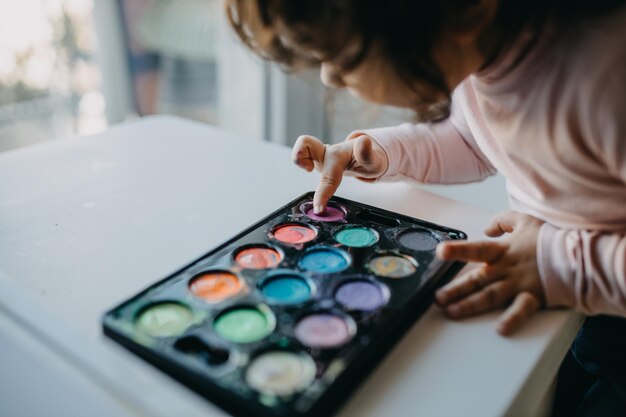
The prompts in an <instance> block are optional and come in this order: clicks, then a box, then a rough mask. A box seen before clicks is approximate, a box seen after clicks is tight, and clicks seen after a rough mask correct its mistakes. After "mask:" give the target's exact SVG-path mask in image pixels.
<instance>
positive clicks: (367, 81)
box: [320, 57, 412, 107]
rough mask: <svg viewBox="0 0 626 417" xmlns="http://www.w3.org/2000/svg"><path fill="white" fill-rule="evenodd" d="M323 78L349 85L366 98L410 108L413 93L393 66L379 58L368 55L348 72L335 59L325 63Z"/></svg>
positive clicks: (332, 84)
mask: <svg viewBox="0 0 626 417" xmlns="http://www.w3.org/2000/svg"><path fill="white" fill-rule="evenodd" d="M320 78H321V79H322V82H323V83H324V85H326V86H328V87H333V88H346V89H347V90H348V91H349V92H350V93H351V94H352V95H354V96H356V97H359V98H361V99H363V100H367V101H371V102H374V103H379V104H388V105H391V106H397V107H411V103H412V100H411V96H412V93H411V91H410V89H409V88H407V87H406V84H404V83H403V82H402V81H401V80H399V79H398V76H397V75H396V74H395V72H394V71H393V69H392V68H391V67H390V66H389V65H388V64H387V63H386V62H384V61H383V60H382V59H380V58H374V57H371V58H366V59H364V60H363V61H362V62H361V63H360V64H359V65H358V66H357V67H356V68H355V69H353V70H352V71H350V72H348V73H343V74H341V73H339V72H338V71H337V66H336V65H334V64H333V63H332V62H322V65H321V72H320Z"/></svg>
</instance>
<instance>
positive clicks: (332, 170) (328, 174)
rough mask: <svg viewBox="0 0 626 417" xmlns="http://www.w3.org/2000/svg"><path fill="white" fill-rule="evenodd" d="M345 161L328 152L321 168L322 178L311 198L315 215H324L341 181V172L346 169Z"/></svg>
mask: <svg viewBox="0 0 626 417" xmlns="http://www.w3.org/2000/svg"><path fill="white" fill-rule="evenodd" d="M346 166H347V161H344V160H343V158H342V157H341V156H340V155H335V154H331V153H330V152H329V153H328V155H327V156H326V158H325V160H324V165H323V166H322V171H321V174H322V177H321V178H320V184H319V186H318V187H317V190H316V191H315V195H314V196H313V211H314V213H315V214H320V213H324V211H325V210H326V204H327V203H328V200H329V199H330V198H331V197H332V196H333V194H335V192H336V191H337V188H339V184H341V179H342V177H343V171H344V170H345V169H346Z"/></svg>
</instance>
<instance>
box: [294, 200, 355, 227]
mask: <svg viewBox="0 0 626 417" xmlns="http://www.w3.org/2000/svg"><path fill="white" fill-rule="evenodd" d="M300 211H301V212H302V214H304V215H305V216H307V217H308V218H309V219H311V220H315V221H316V222H341V221H344V219H345V218H346V215H347V214H348V210H347V209H346V208H345V207H344V206H342V205H341V204H337V203H328V204H326V210H325V211H324V213H322V214H315V212H314V210H313V203H311V202H308V203H304V204H302V205H301V206H300Z"/></svg>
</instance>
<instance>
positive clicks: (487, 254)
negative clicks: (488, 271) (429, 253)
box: [437, 241, 508, 263]
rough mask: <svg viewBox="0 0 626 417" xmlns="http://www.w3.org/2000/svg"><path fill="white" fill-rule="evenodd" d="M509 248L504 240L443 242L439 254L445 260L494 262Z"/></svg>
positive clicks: (439, 246)
mask: <svg viewBox="0 0 626 417" xmlns="http://www.w3.org/2000/svg"><path fill="white" fill-rule="evenodd" d="M507 249H508V245H507V244H506V243H502V242H489V241H480V242H443V243H440V244H439V245H438V246H437V256H438V257H439V258H441V259H443V260H457V261H464V262H487V263H494V262H496V261H497V260H498V259H500V257H501V256H502V255H504V253H505V252H506V250H507Z"/></svg>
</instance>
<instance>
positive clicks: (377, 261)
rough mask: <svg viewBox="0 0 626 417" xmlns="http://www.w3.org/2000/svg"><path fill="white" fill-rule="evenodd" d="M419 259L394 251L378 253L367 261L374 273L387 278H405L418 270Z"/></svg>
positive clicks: (368, 267)
mask: <svg viewBox="0 0 626 417" xmlns="http://www.w3.org/2000/svg"><path fill="white" fill-rule="evenodd" d="M417 267H418V263H417V261H416V260H415V259H414V258H412V257H410V256H408V255H402V254H398V253H392V252H382V253H378V254H376V255H375V256H374V257H372V258H371V259H370V260H369V262H368V263H367V269H369V270H370V271H371V272H372V273H373V274H374V275H377V276H379V277H385V278H404V277H408V276H409V275H413V274H414V273H415V272H416V271H417Z"/></svg>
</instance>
